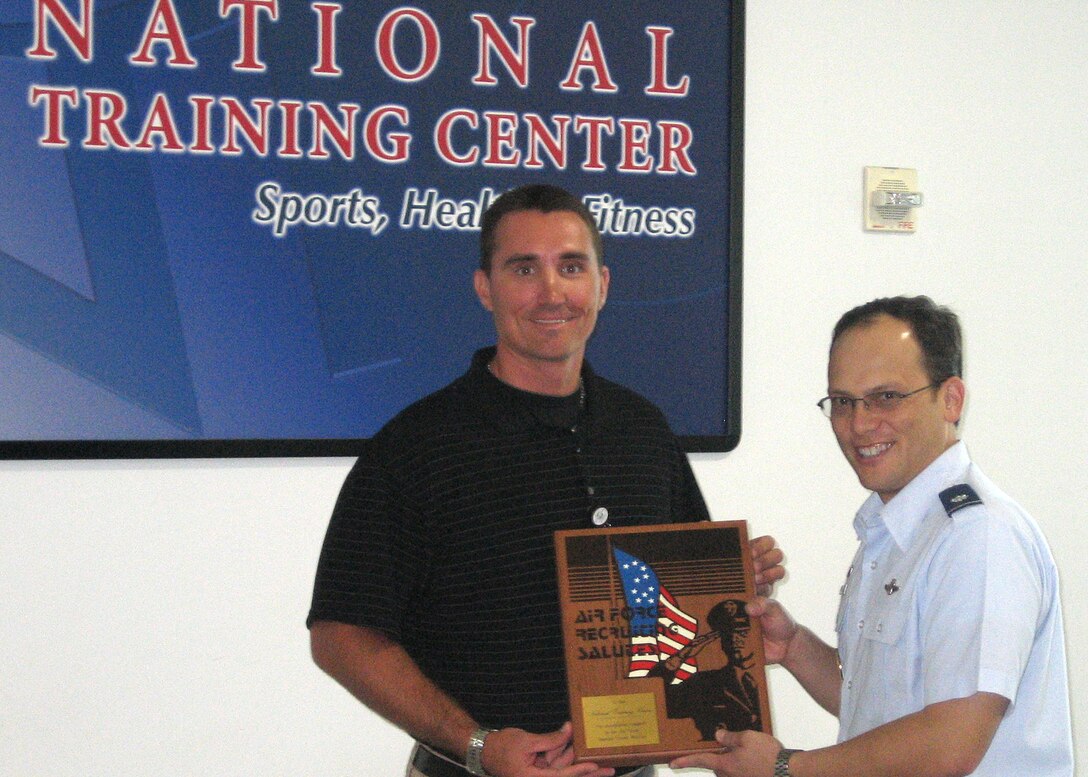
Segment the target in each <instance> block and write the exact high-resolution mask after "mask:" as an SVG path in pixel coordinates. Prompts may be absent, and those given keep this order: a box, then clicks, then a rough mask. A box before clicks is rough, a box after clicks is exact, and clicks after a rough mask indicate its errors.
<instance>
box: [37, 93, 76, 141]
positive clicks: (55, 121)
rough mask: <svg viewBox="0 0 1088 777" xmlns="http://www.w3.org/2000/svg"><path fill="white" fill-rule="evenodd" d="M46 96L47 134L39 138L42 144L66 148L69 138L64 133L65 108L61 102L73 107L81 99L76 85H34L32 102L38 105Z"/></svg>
mask: <svg viewBox="0 0 1088 777" xmlns="http://www.w3.org/2000/svg"><path fill="white" fill-rule="evenodd" d="M43 97H44V98H45V134H44V135H42V136H41V137H40V138H38V144H39V145H42V146H56V147H59V148H66V147H67V146H68V138H67V137H65V135H64V110H63V106H62V105H61V103H63V102H66V103H68V104H69V105H71V106H72V107H73V108H74V107H75V106H76V103H77V102H78V100H79V97H78V93H77V92H76V89H75V87H74V86H72V87H62V86H32V87H30V104H31V105H36V104H37V103H39V102H41V99H42V98H43Z"/></svg>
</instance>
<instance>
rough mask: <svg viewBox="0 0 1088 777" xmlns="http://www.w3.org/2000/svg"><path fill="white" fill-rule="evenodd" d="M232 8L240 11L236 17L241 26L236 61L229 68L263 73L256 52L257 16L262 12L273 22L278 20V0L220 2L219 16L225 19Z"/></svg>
mask: <svg viewBox="0 0 1088 777" xmlns="http://www.w3.org/2000/svg"><path fill="white" fill-rule="evenodd" d="M234 8H238V9H240V10H239V12H238V16H239V21H240V23H241V25H242V35H241V42H240V43H239V56H238V59H236V60H234V62H232V63H231V67H232V68H234V69H235V70H253V71H257V72H263V71H264V70H265V69H266V68H265V64H264V62H262V61H261V58H260V54H259V52H258V50H259V48H260V46H259V40H258V38H259V36H258V27H257V21H258V14H259V13H260V12H261V11H264V12H265V13H267V14H268V16H269V17H270V18H271V19H272V20H273V21H275V20H277V19H279V15H280V8H279V2H278V0H220V3H219V15H220V16H222V17H223V18H224V19H226V18H227V16H229V15H230V12H231V10H232V9H234Z"/></svg>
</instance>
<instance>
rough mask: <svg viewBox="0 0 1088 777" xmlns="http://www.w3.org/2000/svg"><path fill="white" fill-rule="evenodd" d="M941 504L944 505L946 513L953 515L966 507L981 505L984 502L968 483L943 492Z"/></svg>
mask: <svg viewBox="0 0 1088 777" xmlns="http://www.w3.org/2000/svg"><path fill="white" fill-rule="evenodd" d="M941 504H943V505H944V510H945V512H946V513H948V514H949V515H952V513H954V512H956V511H957V510H962V509H963V508H965V507H972V506H973V505H980V504H982V500H981V499H980V498H979V495H978V494H976V493H975V489H973V488H971V487H970V486H969V485H967V484H966V483H960V484H959V485H958V486H952V487H951V488H946V489H945V490H944V491H942V492H941Z"/></svg>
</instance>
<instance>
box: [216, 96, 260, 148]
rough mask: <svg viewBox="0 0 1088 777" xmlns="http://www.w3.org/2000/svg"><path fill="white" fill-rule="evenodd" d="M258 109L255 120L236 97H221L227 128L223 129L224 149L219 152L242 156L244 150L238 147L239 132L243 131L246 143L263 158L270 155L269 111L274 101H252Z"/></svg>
mask: <svg viewBox="0 0 1088 777" xmlns="http://www.w3.org/2000/svg"><path fill="white" fill-rule="evenodd" d="M251 102H252V104H253V105H254V106H255V107H256V108H257V118H256V119H255V120H254V119H252V118H250V116H249V114H248V113H246V110H245V107H244V106H243V105H242V104H241V103H240V102H239V101H238V100H237V99H236V98H234V97H220V98H219V103H220V104H221V105H222V106H223V108H224V111H225V116H224V119H225V123H224V124H225V126H224V129H223V147H222V148H220V149H219V150H220V151H222V152H223V153H224V154H241V153H242V148H241V146H239V145H238V143H237V142H236V141H237V137H238V130H241V131H242V134H243V135H244V137H245V140H246V142H247V143H248V144H249V147H250V148H252V149H253V150H254V151H255V152H257V153H258V154H259V155H261V156H266V155H267V154H268V109H269V108H270V107H272V101H271V100H268V99H265V98H255V99H253V100H251Z"/></svg>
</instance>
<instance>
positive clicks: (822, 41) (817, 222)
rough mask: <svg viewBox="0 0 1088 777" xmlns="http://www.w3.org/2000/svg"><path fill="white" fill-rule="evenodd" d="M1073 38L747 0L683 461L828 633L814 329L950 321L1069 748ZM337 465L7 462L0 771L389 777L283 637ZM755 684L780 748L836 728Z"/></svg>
mask: <svg viewBox="0 0 1088 777" xmlns="http://www.w3.org/2000/svg"><path fill="white" fill-rule="evenodd" d="M1085 40H1088V3H1085V2H1083V1H1082V0H1065V1H1064V2H1060V1H1058V0H1052V1H1051V2H1047V3H1031V4H1027V3H1022V2H1020V1H1019V0H1000V1H999V0H955V1H953V0H947V1H941V2H938V1H937V0H928V1H925V2H923V1H922V0H918V1H917V2H904V1H898V2H897V1H894V0H893V1H892V2H885V3H872V2H869V1H868V0H840V1H839V2H834V3H813V2H811V1H810V0H795V1H793V2H790V1H788V0H753V1H752V2H750V3H749V8H748V52H747V61H748V87H747V89H748V94H747V108H746V110H747V140H746V166H747V167H746V186H745V196H746V203H745V205H746V207H745V219H746V223H745V269H744V275H745V280H744V283H745V289H744V306H745V307H744V317H745V332H744V338H745V343H744V418H743V423H744V431H743V438H742V441H741V444H740V446H739V448H738V449H737V450H736V451H734V452H733V453H731V454H729V455H709V454H704V455H698V456H695V457H693V458H694V460H695V468H696V473H697V476H698V477H699V480H700V483H701V484H702V486H703V488H704V490H705V493H706V495H707V498H708V501H709V503H710V504H711V506H712V510H713V512H714V514H715V517H717V518H746V519H748V520H749V521H750V523H751V526H752V530H753V532H754V533H763V532H769V533H772V534H774V535H775V536H776V537H777V538H778V539H779V541H780V543H781V544H782V546H783V547H784V548H785V549H786V550H787V553H788V568H789V573H790V574H789V578H788V580H787V581H786V582H785V584H783V585H782V586H781V587H780V590H779V594H780V598H781V599H783V600H784V601H785V602H786V603H787V605H788V606H789V607H790V608H791V609H792V610H793V611H794V612H795V614H797V615H798V616H799V617H800V618H801V619H803V620H804V621H805V622H807V623H808V624H809V625H811V626H813V627H814V628H815V629H816V630H817V631H819V632H820V633H821V634H823V636H825V637H826V638H828V639H830V638H831V636H832V635H831V627H832V619H833V617H834V609H835V606H836V604H837V602H836V600H837V592H838V588H839V585H840V583H841V577H842V574H843V572H844V570H845V567H846V565H847V563H848V562H849V559H850V555H851V553H852V551H853V546H854V542H853V538H852V530H851V528H850V519H851V516H852V515H853V511H854V509H855V508H856V507H857V505H858V503H859V502H860V501H861V499H862V498H863V496H864V495H863V493H862V491H861V489H860V487H859V486H858V485H857V483H856V481H855V480H854V478H853V476H852V475H851V473H850V471H849V469H848V467H847V466H846V464H845V463H844V462H843V461H842V460H841V458H840V455H839V453H838V451H837V449H836V447H835V445H834V442H833V440H832V438H831V434H830V432H829V431H828V429H827V423H826V421H825V420H824V418H823V417H822V416H821V415H820V414H819V412H818V411H817V410H816V408H815V407H814V402H815V400H816V399H817V398H819V397H820V396H822V394H823V393H824V389H825V377H824V369H825V354H826V347H827V337H828V334H829V331H830V328H831V326H832V324H833V323H834V321H835V319H836V318H837V316H838V315H839V314H840V313H841V312H842V311H843V310H845V309H847V308H848V307H851V306H852V305H854V304H856V303H859V302H863V301H865V300H868V299H870V298H872V297H875V296H881V295H886V294H892V293H900V292H906V293H928V294H930V295H932V296H933V297H935V298H936V299H938V300H939V301H942V302H945V303H948V304H951V305H952V306H953V307H955V308H956V309H957V310H958V311H959V312H960V313H961V315H962V318H963V321H964V324H965V327H966V331H967V358H968V375H967V381H968V385H969V388H970V404H969V411H968V418H967V421H966V424H965V438H966V439H967V441H968V443H969V445H970V448H971V450H972V453H973V454H974V456H975V458H976V459H977V460H978V461H979V462H980V463H981V464H982V465H983V466H984V467H985V468H986V469H987V470H988V472H989V474H990V475H991V476H992V477H993V478H994V479H995V480H997V481H998V483H999V484H1001V485H1002V486H1003V487H1004V488H1005V489H1006V490H1007V491H1008V492H1009V493H1011V494H1012V495H1013V496H1014V497H1016V498H1018V499H1019V500H1020V501H1021V502H1022V503H1023V504H1024V505H1025V506H1026V507H1027V508H1028V509H1029V510H1031V511H1032V512H1033V513H1034V514H1035V516H1036V517H1037V519H1038V520H1039V522H1040V523H1041V524H1042V527H1043V529H1044V531H1045V532H1046V533H1047V535H1048V537H1049V538H1050V541H1051V544H1052V546H1053V549H1054V552H1055V555H1056V557H1057V560H1058V565H1059V567H1060V569H1061V570H1062V572H1063V596H1064V599H1065V615H1066V628H1067V642H1068V647H1069V664H1070V673H1071V682H1072V696H1073V706H1074V735H1075V737H1076V738H1077V745H1078V753H1079V754H1080V756H1081V758H1080V759H1079V760H1084V755H1085V753H1086V752H1088V734H1086V733H1085V732H1084V727H1085V726H1086V725H1088V701H1085V700H1084V695H1085V694H1084V693H1083V691H1084V689H1085V688H1088V669H1086V668H1085V667H1086V661H1085V657H1086V652H1088V616H1086V615H1085V610H1084V608H1083V607H1079V606H1078V604H1079V603H1080V602H1082V601H1083V600H1084V599H1085V598H1086V597H1088V582H1086V580H1085V577H1084V575H1082V574H1081V569H1080V567H1079V563H1078V560H1079V559H1082V558H1083V557H1085V555H1088V530H1086V529H1085V528H1084V526H1083V524H1084V521H1083V516H1082V514H1081V513H1082V511H1083V507H1082V505H1084V504H1086V503H1088V486H1086V485H1085V483H1086V479H1085V478H1084V476H1083V470H1084V465H1085V463H1086V456H1085V452H1084V451H1085V449H1086V448H1088V434H1086V433H1085V430H1084V425H1083V422H1082V421H1081V418H1082V416H1083V407H1084V404H1085V401H1086V399H1088V366H1086V364H1085V359H1084V355H1085V353H1086V352H1088V325H1086V323H1085V320H1084V317H1083V315H1082V301H1083V299H1084V298H1085V296H1086V294H1088V268H1086V262H1085V252H1084V251H1083V249H1082V248H1081V244H1082V242H1083V240H1084V237H1083V232H1084V226H1083V224H1084V221H1085V218H1084V216H1083V215H1081V214H1080V213H1079V212H1078V211H1077V210H1075V209H1074V207H1075V206H1076V205H1078V204H1079V201H1080V200H1082V199H1083V198H1081V197H1079V196H1078V193H1079V189H1080V188H1081V187H1082V186H1083V185H1084V182H1085V181H1086V180H1088V144H1086V143H1085V139H1086V132H1085V130H1086V126H1085V125H1086V123H1088V118H1086V117H1088V85H1086V84H1088V56H1086V53H1085V52H1086V48H1085ZM865 165H896V166H904V167H915V168H917V169H918V171H919V183H920V188H921V189H922V190H923V192H924V193H925V197H926V203H925V206H924V207H923V209H922V211H921V217H920V227H919V231H918V233H917V234H914V235H883V234H867V233H864V232H863V231H862V229H861V194H860V187H861V180H862V168H863V167H864V166H865ZM466 283H467V281H466ZM466 293H468V287H467V285H466ZM350 463H351V462H350V461H349V460H346V459H328V460H292V461H285V460H274V461H158V462H91V463H79V462H75V463H73V462H55V463H43V462H6V463H0V623H2V624H3V625H2V630H0V655H3V656H5V659H6V660H5V665H4V666H5V668H4V670H3V671H0V775H5V776H6V775H19V776H20V777H22V775H28V774H34V775H48V776H49V777H54V776H60V775H64V776H68V775H71V776H72V777H77V776H78V777H87V776H88V775H110V776H111V777H112V776H114V775H147V774H162V775H189V774H192V775H198V774H199V775H217V776H219V775H239V776H241V775H251V774H257V773H259V774H263V775H318V776H323V775H349V774H358V775H363V774H365V775H370V774H398V773H400V770H401V768H402V761H403V758H404V755H405V754H406V752H407V750H408V743H407V739H406V738H405V737H404V736H403V735H402V734H400V733H399V732H397V731H395V730H394V729H392V728H390V727H389V726H387V725H386V724H384V723H383V722H381V721H380V720H378V719H377V718H375V717H374V716H373V715H371V714H370V713H369V712H367V711H366V710H364V709H363V708H361V707H360V706H359V705H358V704H356V703H354V702H353V701H352V700H351V699H350V698H349V697H348V696H347V694H346V693H344V692H343V691H341V690H340V689H339V688H338V687H336V686H335V685H334V684H333V683H332V682H331V681H330V680H328V679H326V678H325V677H324V676H322V675H321V674H320V672H319V671H318V670H317V669H316V668H313V666H312V665H311V664H310V663H309V657H308V648H307V643H306V634H305V631H304V628H303V618H304V617H305V612H306V609H307V606H308V604H309V596H310V586H311V583H312V575H313V570H314V564H315V562H316V558H317V553H318V550H319V547H320V542H321V538H322V536H323V534H324V530H325V525H326V522H327V519H328V514H329V511H330V509H331V507H332V503H333V500H334V499H335V497H336V492H337V490H338V488H339V485H340V483H341V481H342V480H343V477H344V475H345V474H346V473H347V469H348V467H349V466H350ZM771 682H772V693H773V699H774V702H773V703H774V708H775V715H774V717H775V720H774V723H775V727H776V732H777V733H778V734H779V735H780V736H781V737H782V738H783V739H784V740H785V741H786V742H787V743H788V744H789V745H791V746H794V747H813V746H818V745H821V744H826V743H829V742H830V741H831V740H832V739H833V736H834V730H835V727H834V722H833V721H832V720H831V719H830V718H829V717H828V716H827V715H826V714H824V713H823V712H821V711H819V710H818V709H816V708H815V707H814V705H813V704H812V703H811V702H809V701H808V700H807V699H805V698H803V697H802V695H801V694H800V693H799V692H797V691H796V688H795V685H794V684H793V683H792V681H791V680H790V679H789V678H788V677H787V676H785V675H784V673H782V672H780V671H778V670H777V669H772V670H771ZM1078 691H1080V693H1078ZM662 771H665V770H662Z"/></svg>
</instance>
